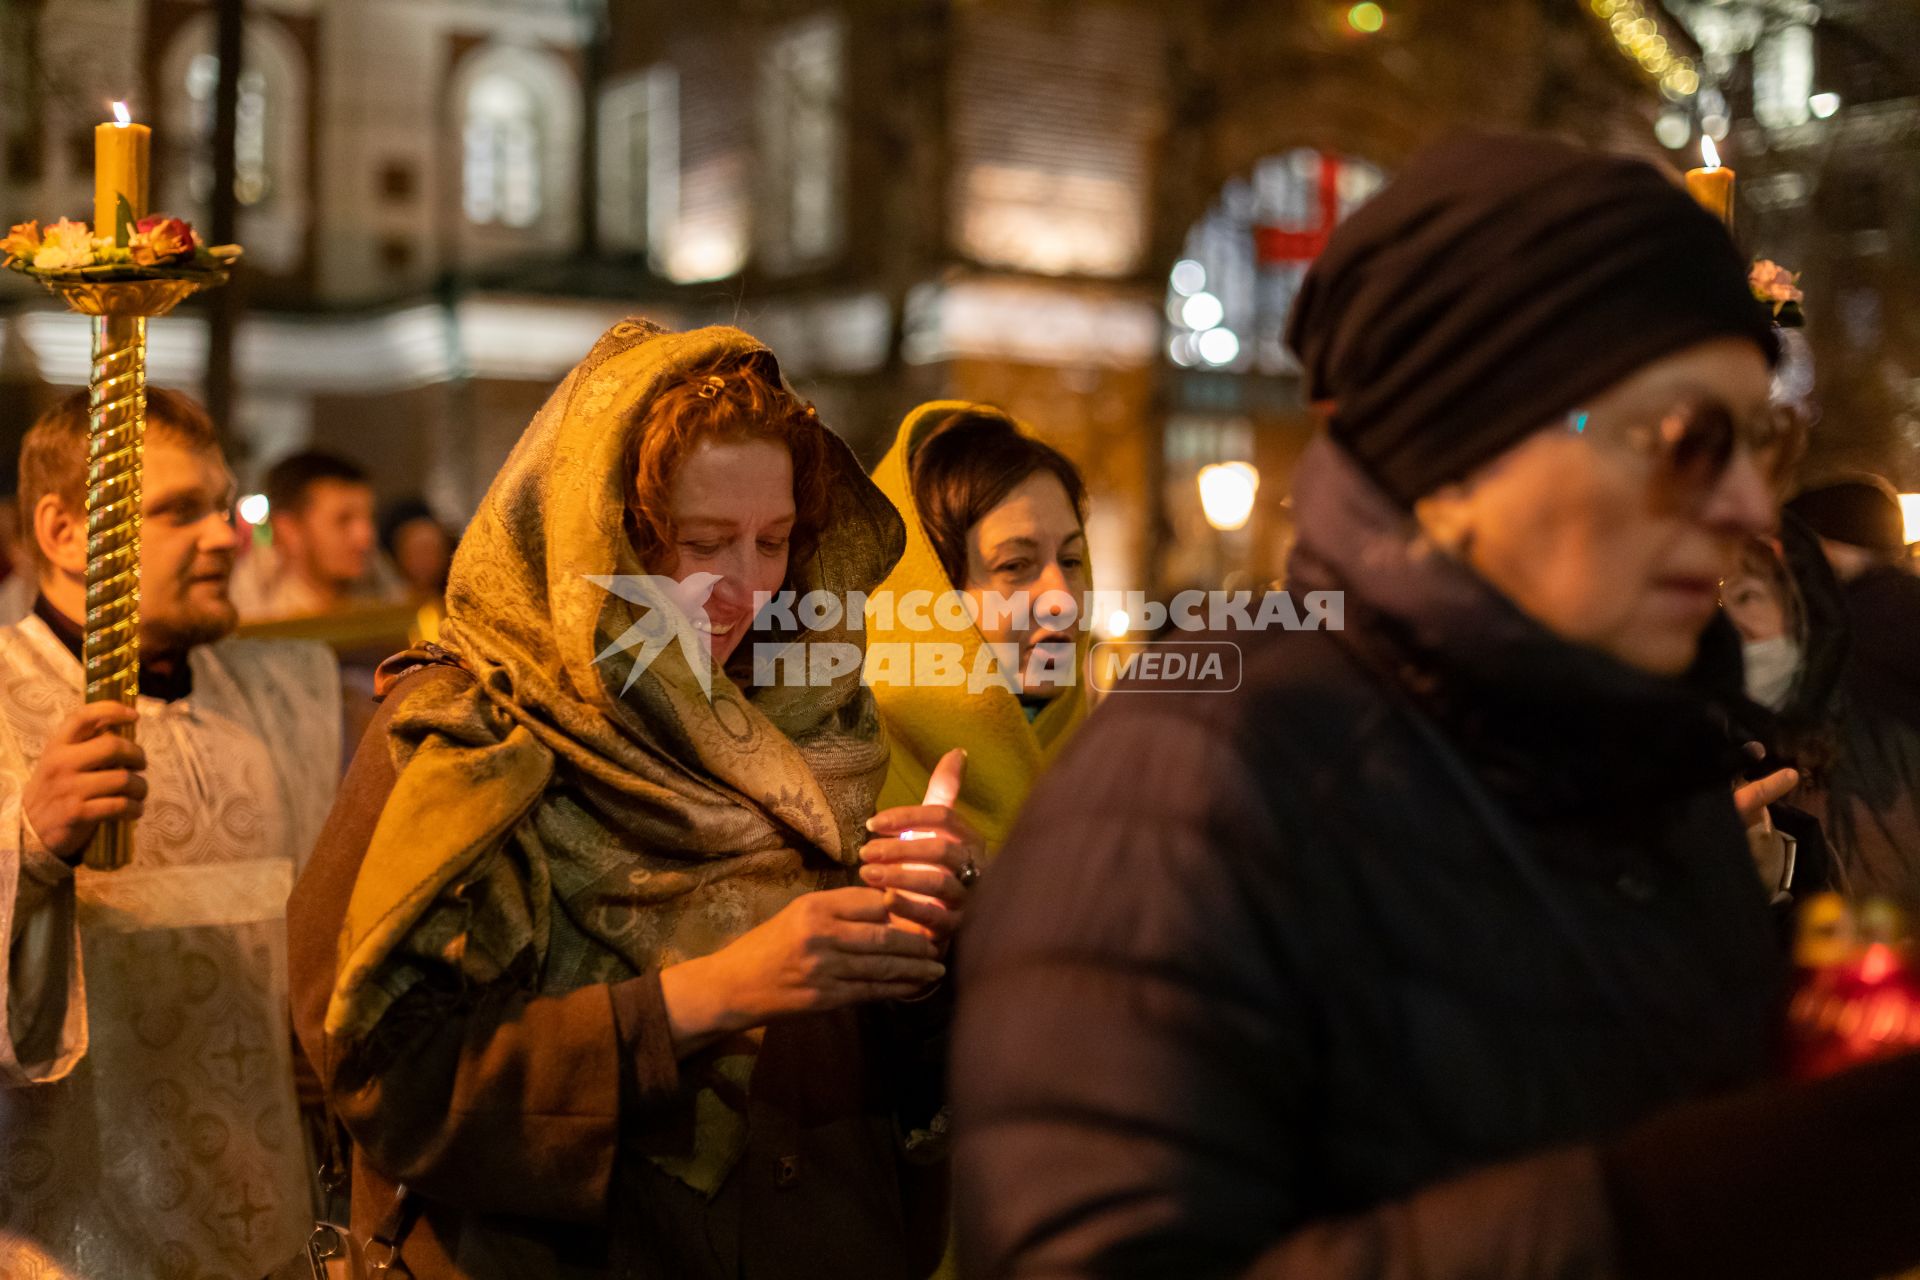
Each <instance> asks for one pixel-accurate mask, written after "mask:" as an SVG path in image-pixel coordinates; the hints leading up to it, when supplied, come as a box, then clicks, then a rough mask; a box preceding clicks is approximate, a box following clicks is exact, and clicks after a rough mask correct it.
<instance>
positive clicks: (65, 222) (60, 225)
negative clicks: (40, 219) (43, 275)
mask: <svg viewBox="0 0 1920 1280" xmlns="http://www.w3.org/2000/svg"><path fill="white" fill-rule="evenodd" d="M92 265H93V233H92V232H91V231H89V230H88V229H87V224H86V223H84V222H74V221H73V220H71V219H69V218H62V219H60V221H58V222H56V223H54V224H53V225H52V226H50V227H48V228H47V233H46V236H45V238H44V239H42V240H41V242H40V248H39V249H38V250H37V251H35V253H34V255H33V266H34V270H36V271H71V270H73V269H74V268H76V267H90V266H92Z"/></svg>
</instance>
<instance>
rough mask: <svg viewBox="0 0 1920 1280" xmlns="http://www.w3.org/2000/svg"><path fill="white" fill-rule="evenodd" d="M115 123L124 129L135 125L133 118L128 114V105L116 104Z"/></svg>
mask: <svg viewBox="0 0 1920 1280" xmlns="http://www.w3.org/2000/svg"><path fill="white" fill-rule="evenodd" d="M113 122H114V124H115V125H117V126H119V127H120V128H122V129H124V128H126V127H127V126H128V125H130V124H132V123H133V117H132V116H130V115H128V114H127V104H126V103H124V102H116V103H114V104H113Z"/></svg>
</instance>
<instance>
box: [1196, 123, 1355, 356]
mask: <svg viewBox="0 0 1920 1280" xmlns="http://www.w3.org/2000/svg"><path fill="white" fill-rule="evenodd" d="M1383 181H1384V178H1383V177H1382V175H1381V173H1380V171H1379V170H1378V169H1376V168H1375V167H1374V166H1372V165H1370V164H1367V163H1365V162H1364V161H1358V160H1348V159H1344V158H1342V157H1339V156H1332V155H1325V154H1323V153H1321V152H1318V151H1312V150H1308V149H1305V148H1302V149H1300V150H1296V151H1290V152H1288V153H1286V154H1285V155H1278V156H1269V157H1268V158H1267V159H1265V160H1262V161H1261V162H1260V163H1259V164H1258V165H1256V166H1254V171H1253V175H1252V177H1251V179H1246V178H1235V179H1233V180H1232V181H1230V182H1228V183H1227V185H1226V187H1225V188H1224V189H1223V190H1222V191H1221V193H1220V199H1219V201H1218V202H1216V203H1215V205H1214V207H1213V209H1212V210H1211V211H1210V212H1208V213H1207V215H1206V216H1205V217H1204V218H1202V219H1201V220H1200V221H1199V222H1197V223H1195V224H1194V226H1193V229H1192V230H1191V231H1189V232H1188V234H1187V245H1186V253H1185V254H1184V255H1183V256H1182V258H1181V259H1180V261H1179V262H1178V263H1176V264H1175V265H1174V268H1173V272H1172V274H1171V276H1170V277H1169V279H1168V288H1167V322H1168V326H1169V328H1168V335H1169V336H1168V339H1167V355H1168V357H1169V358H1170V359H1172V360H1173V361H1174V363H1176V364H1179V365H1181V366H1184V367H1188V368H1202V369H1222V370H1235V371H1258V372H1261V373H1286V372H1291V371H1293V370H1294V369H1295V367H1296V366H1295V362H1294V360H1293V357H1292V355H1291V354H1290V353H1289V352H1288V351H1287V349H1286V337H1285V336H1286V327H1287V316H1288V314H1289V313H1290V312H1291V311H1292V310H1293V300H1294V296H1295V295H1296V294H1297V293H1299V291H1300V281H1301V279H1302V278H1303V277H1304V276H1305V275H1306V273H1307V268H1308V266H1310V265H1311V264H1312V262H1313V260H1314V259H1315V258H1317V257H1319V256H1320V251H1321V249H1323V248H1324V247H1325V246H1326V242H1327V238H1328V237H1329V236H1330V235H1332V234H1333V229H1334V228H1335V227H1336V226H1338V225H1339V224H1340V223H1341V222H1342V221H1344V220H1345V219H1346V217H1347V215H1348V214H1350V213H1352V212H1353V210H1354V209H1356V208H1358V207H1359V206H1360V204H1361V203H1363V202H1364V201H1365V200H1367V199H1368V198H1369V197H1370V196H1372V195H1373V193H1374V192H1376V191H1378V190H1379V189H1380V186H1381V183H1382V182H1383Z"/></svg>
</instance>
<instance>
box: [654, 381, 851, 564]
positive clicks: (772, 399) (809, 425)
mask: <svg viewBox="0 0 1920 1280" xmlns="http://www.w3.org/2000/svg"><path fill="white" fill-rule="evenodd" d="M709 440H711V441H740V440H770V441H773V442H774V443H776V444H780V445H784V446H785V447H786V450H787V452H788V454H789V455H791V456H792V458H793V509H794V522H793V534H792V540H791V543H790V545H791V548H792V550H791V552H790V553H789V559H788V565H789V570H790V571H791V567H792V566H794V565H800V564H804V563H805V562H806V561H807V559H808V558H809V557H810V556H812V555H813V553H814V551H815V550H816V549H817V548H818V547H819V545H820V536H821V534H822V532H823V531H824V529H825V527H826V523H827V515H828V511H829V508H830V505H831V502H832V490H831V487H830V483H829V478H828V477H829V461H830V457H831V455H830V453H829V450H830V448H831V447H832V442H831V441H830V440H829V439H828V438H827V432H826V428H825V427H823V426H822V425H821V424H820V420H819V418H818V416H817V415H816V414H815V413H814V410H813V406H812V405H810V404H807V403H806V402H805V401H803V400H801V399H800V398H799V397H798V396H796V395H794V394H793V392H791V391H789V390H788V389H787V388H786V385H785V384H784V383H782V382H781V381H780V371H779V367H778V366H777V365H775V364H774V361H773V357H772V356H771V355H769V354H767V353H765V352H756V353H754V354H752V355H747V356H725V357H722V358H721V359H718V360H714V361H711V362H709V363H707V364H703V365H699V366H696V367H694V368H692V369H690V370H688V371H687V372H686V373H684V374H682V375H680V376H679V377H677V378H676V379H675V380H674V381H673V382H671V383H669V384H668V385H667V386H666V387H665V388H663V389H662V390H661V391H660V393H659V394H658V395H656V396H655V397H654V398H653V401H652V403H650V404H649V405H648V406H647V409H646V413H645V415H644V416H643V417H642V418H641V420H640V422H639V424H638V426H637V428H636V429H635V431H634V432H633V435H632V438H631V440H630V441H629V443H628V445H627V467H626V485H627V532H628V535H629V536H630V537H631V538H632V539H633V547H634V550H635V551H636V552H637V553H638V554H639V556H640V562H641V563H642V564H643V565H646V566H647V567H648V569H649V570H652V569H653V568H654V567H655V566H659V565H662V564H665V563H666V562H667V561H668V560H669V559H670V553H671V549H672V547H673V545H674V541H675V534H674V528H673V519H672V517H671V516H670V515H669V514H668V507H669V501H668V499H669V495H670V494H671V493H672V491H673V480H674V477H675V475H677V474H678V473H679V470H680V463H681V461H682V460H683V459H685V458H686V456H687V454H688V453H689V452H691V451H692V449H693V448H694V446H695V445H697V444H699V443H701V442H702V441H709Z"/></svg>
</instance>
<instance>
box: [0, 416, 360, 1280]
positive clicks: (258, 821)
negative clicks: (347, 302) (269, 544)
mask: <svg viewBox="0 0 1920 1280" xmlns="http://www.w3.org/2000/svg"><path fill="white" fill-rule="evenodd" d="M147 412H148V439H147V445H146V461H145V465H146V483H145V492H144V495H143V511H142V523H143V537H142V547H141V579H142V582H141V594H142V601H141V604H142V610H141V627H140V643H141V649H142V662H141V669H140V697H139V699H138V705H137V707H136V708H134V709H129V708H126V707H123V706H121V705H120V704H118V703H116V702H104V703H94V704H90V705H86V706H82V705H81V703H82V697H83V693H82V689H83V682H82V673H81V664H80V658H79V653H80V646H81V625H80V619H81V618H82V616H83V610H84V605H85V597H84V572H85V565H86V542H87V533H86V518H85V513H84V486H85V466H86V462H85V459H86V432H87V397H86V393H84V392H81V393H78V394H76V395H74V396H72V397H70V398H69V399H68V400H66V401H64V402H63V403H61V404H60V405H58V406H56V407H55V408H54V409H53V410H51V411H50V412H48V413H47V414H46V415H44V416H43V417H42V418H41V419H40V421H39V422H37V423H36V424H35V425H34V427H33V429H32V430H31V431H30V432H29V433H28V436H27V439H26V441H25V443H24V445H23V447H22V458H21V467H20V473H21V505H22V509H23V510H24V511H25V512H26V513H27V516H26V520H25V523H26V524H27V527H28V542H29V545H30V546H31V547H32V549H33V554H34V559H35V564H36V569H37V584H38V588H39V598H38V599H37V601H36V602H35V604H34V610H33V614H32V616H30V617H29V618H27V619H26V620H25V621H23V622H21V623H20V624H19V625H17V626H13V627H6V628H0V708H3V709H4V710H3V711H0V931H4V934H5V936H6V938H7V940H8V943H9V946H8V950H7V951H6V953H5V955H4V959H0V982H3V983H4V985H5V988H6V999H5V1001H4V1004H3V1005H0V1162H4V1165H5V1168H6V1170H7V1179H6V1184H5V1188H4V1190H0V1276H13V1275H18V1274H23V1273H24V1274H30V1275H37V1274H40V1271H39V1270H37V1269H36V1268H47V1269H48V1270H49V1272H50V1273H51V1274H54V1275H59V1274H63V1273H65V1274H73V1275H78V1276H84V1277H87V1278H88V1280H94V1278H96V1277H97V1278H101V1280H106V1278H111V1280H145V1278H148V1277H159V1276H163V1275H164V1276H173V1275H192V1276H195V1277H207V1278H211V1277H231V1278H232V1280H259V1277H260V1276H262V1275H264V1274H266V1273H267V1272H268V1271H269V1270H271V1269H272V1268H273V1267H274V1266H276V1265H277V1264H279V1263H281V1262H284V1261H285V1260H286V1259H287V1258H288V1257H290V1256H292V1255H293V1253H294V1252H295V1251H296V1250H297V1249H298V1248H299V1247H300V1245H301V1242H302V1240H303V1239H304V1237H305V1234H306V1231H307V1230H308V1229H309V1228H310V1226H311V1222H312V1219H311V1214H310V1209H311V1192H310V1189H309V1188H310V1183H309V1174H308V1170H309V1169H310V1167H311V1162H310V1161H309V1158H308V1156H307V1154H306V1150H305V1144H304V1141H303V1138H302V1129H301V1125H300V1119H299V1112H298V1108H297V1105H296V1103H295V1098H294V1087H293V1075H292V1059H291V1041H290V1033H289V1027H288V1020H287V1012H286V1007H287V985H286V984H287V979H286V960H285V941H284V933H285V926H284V922H283V912H284V904H285V901H286V897H287V894H288V892H289V890H290V889H291V886H292V883H293V879H294V875H295V873H296V871H297V869H298V866H299V864H300V863H301V862H303V861H304V859H305V857H306V854H307V852H308V851H309V849H310V848H311V846H312V843H313V839H314V836H315V833H316V832H317V831H318V829H319V825H320V822H321V820H322V819H323V818H324V816H325V814H326V811H327V807H328V805H329V803H330V802H331V799H332V796H333V790H334V782H335V777H334V773H333V770H332V769H331V768H327V767H321V768H315V767H314V762H316V761H320V762H326V763H331V762H332V761H335V760H337V759H338V758H339V754H340V747H339V733H340V703H339V698H340V694H339V683H338V679H337V676H336V674H335V671H334V664H333V660H332V657H331V655H330V654H329V653H328V652H327V650H325V649H324V648H323V647H321V646H318V645H308V644H297V643H288V642H263V641H239V640H233V639H229V638H226V637H227V636H228V633H230V632H231V631H232V630H233V627H234V625H235V615H234V610H233V606H232V604H231V602H230V601H229V600H228V598H227V582H228V578H229V576H230V574H231V572H232V568H233V559H234V552H235V548H236V538H235V534H234V529H233V525H232V518H231V514H230V512H231V508H232V502H233V477H232V475H231V473H230V472H229V471H228V470H227V466H226V462H225V460H224V459H223V458H222V456H221V454H220V451H219V447H218V444H217V441H216V438H215V436H214V432H213V428H212V424H211V423H210V421H209V420H208V419H207V417H206V414H205V412H204V411H203V410H201V409H200V408H199V406H197V405H195V404H194V403H193V402H192V401H190V400H188V399H187V398H185V397H184V396H180V395H178V394H176V393H172V392H167V391H162V390H158V389H155V390H150V391H149V393H148V405H147ZM126 724H137V735H136V738H135V740H134V741H128V740H126V739H124V738H121V737H118V736H115V735H114V734H113V733H111V732H110V730H112V729H114V728H116V727H120V726H123V725H126ZM128 817H138V818H140V823H139V826H138V828H137V835H136V839H135V852H134V859H133V862H132V864H131V865H129V866H127V867H125V868H122V869H120V870H116V871H111V872H92V871H89V870H87V869H85V868H78V867H76V865H75V864H77V863H78V862H79V860H80V856H81V853H82V851H83V850H84V849H85V848H86V846H87V843H88V840H89V839H90V837H91V836H92V834H93V831H94V830H95V828H96V827H97V825H98V824H99V823H100V822H102V821H106V820H113V819H119V818H128Z"/></svg>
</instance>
